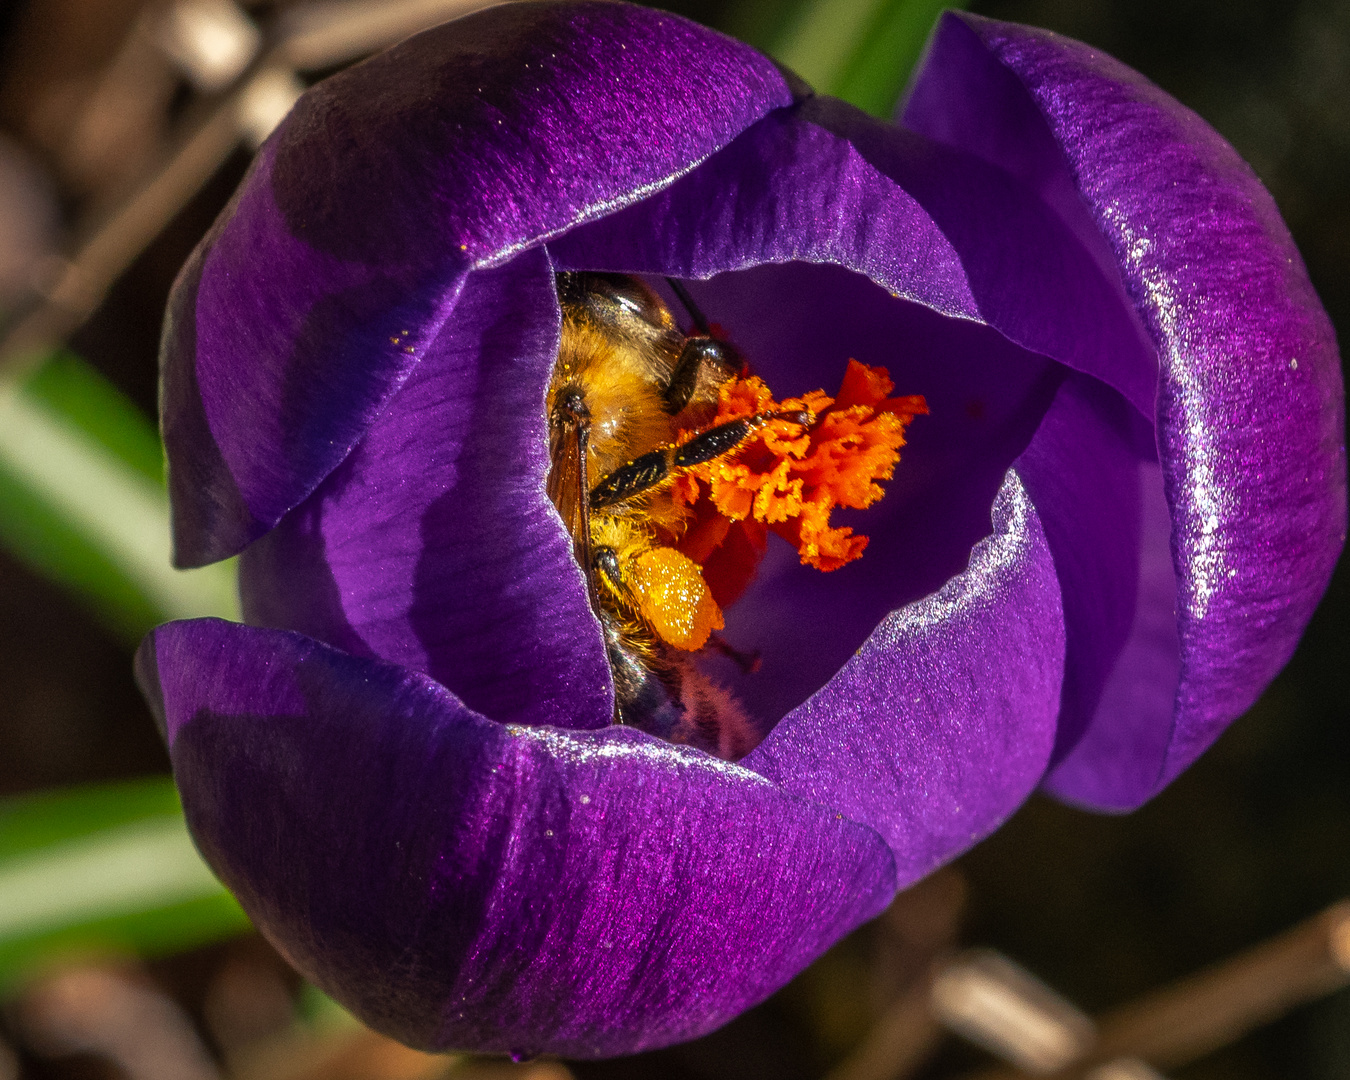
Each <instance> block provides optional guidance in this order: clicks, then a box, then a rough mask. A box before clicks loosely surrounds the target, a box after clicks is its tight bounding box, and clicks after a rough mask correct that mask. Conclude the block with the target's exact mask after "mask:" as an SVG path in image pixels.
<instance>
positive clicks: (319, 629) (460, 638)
mask: <svg viewBox="0 0 1350 1080" xmlns="http://www.w3.org/2000/svg"><path fill="white" fill-rule="evenodd" d="M559 319H560V315H559V311H558V305H557V299H556V294H555V292H554V285H553V269H552V267H551V266H550V264H549V261H548V258H547V256H546V255H545V253H544V252H543V250H542V249H535V250H534V251H530V252H526V253H525V254H523V255H520V256H518V257H517V258H515V259H513V260H511V262H509V263H507V264H506V265H505V266H504V267H502V268H500V269H497V270H480V271H477V272H475V273H472V274H470V275H469V277H468V279H467V283H466V284H465V286H464V289H463V292H462V293H461V296H460V300H459V304H458V306H457V307H456V309H455V315H454V318H453V319H451V320H450V321H449V322H448V323H447V324H446V325H445V326H444V327H443V328H442V330H441V332H440V334H439V336H438V337H437V338H436V339H435V341H433V342H432V343H431V345H430V346H429V347H428V348H427V350H426V352H425V354H424V355H423V357H422V360H421V362H420V363H419V364H418V366H417V368H416V369H415V370H414V371H413V373H412V374H411V375H410V376H409V378H408V381H407V382H406V383H405V384H404V386H403V388H402V389H401V390H400V391H399V392H398V393H397V394H396V395H395V396H394V398H393V400H392V401H390V403H389V405H388V407H387V408H386V409H385V410H384V412H383V413H381V414H380V416H379V417H378V418H376V419H375V420H374V421H373V423H372V424H371V427H370V428H369V430H368V431H367V432H366V435H365V438H364V439H362V441H361V442H360V443H359V444H358V445H357V447H356V449H355V450H354V451H353V452H352V453H351V454H350V455H349V456H348V457H347V459H346V460H345V461H344V462H343V463H342V464H341V465H340V466H339V467H338V468H337V469H336V470H335V471H334V472H333V473H331V474H330V475H329V476H328V477H327V479H325V480H324V481H323V483H322V484H320V485H319V488H318V490H316V491H315V493H314V494H313V495H311V496H310V497H309V498H308V499H307V500H306V501H305V502H304V503H303V504H302V505H301V506H300V507H299V508H298V509H296V510H295V511H293V512H292V513H290V514H288V515H286V517H284V518H283V519H282V521H281V523H280V524H279V525H278V526H277V527H276V528H275V529H273V530H272V532H270V533H268V534H267V535H266V536H264V537H263V538H262V539H260V540H258V541H257V542H256V543H254V544H253V545H251V546H250V547H249V548H248V549H247V550H246V551H245V552H244V555H243V558H242V562H241V574H240V586H241V592H242V595H243V600H244V612H245V616H246V618H247V619H248V621H249V622H250V623H254V624H255V625H263V626H273V627H278V628H281V629H288V630H298V631H300V632H302V633H305V634H308V635H309V636H311V637H315V638H318V639H319V640H321V641H325V642H327V643H329V644H331V645H335V646H337V647H339V648H343V649H346V650H347V651H349V652H354V653H357V654H358V655H363V656H372V657H376V656H377V657H380V658H382V659H385V660H391V661H393V662H395V663H398V664H401V665H403V666H404V667H408V668H412V669H413V670H415V671H420V672H422V673H423V674H427V675H430V676H431V677H432V678H434V679H436V680H437V681H438V682H440V683H441V684H442V685H443V686H446V687H447V688H449V689H450V690H451V691H452V692H453V693H455V694H456V695H458V697H459V698H460V699H461V700H462V701H463V702H464V703H465V704H466V705H467V706H468V707H469V708H471V709H474V710H475V711H477V712H480V713H482V714H483V715H485V716H490V717H492V718H493V719H494V720H497V721H500V722H504V723H511V722H514V723H529V724H553V725H556V726H559V727H603V726H604V725H606V724H608V723H610V722H611V719H612V717H613V715H614V701H613V696H612V690H611V686H610V677H609V668H608V667H607V665H606V662H605V651H604V646H603V644H602V642H601V637H600V629H599V624H598V623H597V622H596V620H595V617H594V616H593V615H592V614H591V609H590V606H589V604H588V603H587V600H586V588H585V584H584V582H583V580H582V575H581V570H580V568H579V567H578V566H577V563H576V561H575V559H573V557H572V541H571V538H570V537H569V536H568V535H567V532H566V530H565V529H564V528H563V524H562V522H561V521H560V520H559V518H558V515H557V513H556V512H555V511H554V509H553V507H552V505H551V504H550V503H549V500H548V497H547V496H546V494H545V482H544V478H545V476H546V475H547V473H548V467H549V460H548V432H547V429H546V425H545V420H544V412H543V408H542V402H543V400H544V393H545V389H546V387H547V384H548V378H549V372H550V371H551V369H552V367H553V360H554V357H555V356H557V353H558V333H559Z"/></svg>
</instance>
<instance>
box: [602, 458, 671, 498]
mask: <svg viewBox="0 0 1350 1080" xmlns="http://www.w3.org/2000/svg"><path fill="white" fill-rule="evenodd" d="M671 457H672V453H671V448H670V447H666V448H665V449H662V450H653V451H651V453H648V454H643V455H642V456H641V457H639V458H634V459H633V460H632V461H630V462H629V463H628V464H627V465H620V466H619V467H618V468H617V469H615V470H614V471H613V472H612V473H610V474H609V475H608V476H606V477H605V478H604V479H603V480H601V481H600V483H598V484H596V485H595V487H593V488H591V497H590V500H589V501H590V504H591V509H592V510H603V509H605V507H607V506H615V505H617V504H618V503H621V502H627V501H628V500H629V499H631V498H633V496H635V495H641V494H642V493H643V492H644V491H648V490H650V489H651V488H654V487H656V485H657V484H659V483H660V482H661V481H662V480H664V479H665V478H666V477H667V476H669V475H670V459H671Z"/></svg>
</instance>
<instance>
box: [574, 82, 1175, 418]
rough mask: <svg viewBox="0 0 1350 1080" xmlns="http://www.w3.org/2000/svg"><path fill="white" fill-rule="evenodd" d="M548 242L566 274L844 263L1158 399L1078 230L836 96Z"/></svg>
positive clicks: (1015, 186) (775, 118)
mask: <svg viewBox="0 0 1350 1080" xmlns="http://www.w3.org/2000/svg"><path fill="white" fill-rule="evenodd" d="M550 248H551V250H552V252H553V255H554V259H555V260H556V261H557V263H558V265H559V266H560V267H561V268H572V267H575V268H578V269H601V268H604V269H612V270H622V271H625V272H630V273H654V274H670V275H674V276H676V277H682V278H706V277H710V276H711V275H713V274H717V273H720V272H723V271H726V270H733V269H741V268H744V267H748V266H755V265H759V264H761V263H770V262H786V261H788V260H802V261H807V262H827V263H837V264H838V265H841V266H846V267H848V268H850V269H852V270H855V271H857V272H858V273H860V274H864V275H866V276H867V277H869V278H871V279H872V280H873V281H875V282H877V283H878V284H879V285H882V286H884V287H885V288H886V289H887V290H888V291H889V292H891V293H892V294H893V295H894V296H897V297H900V298H903V299H905V300H911V301H914V302H916V303H920V304H923V305H925V306H927V307H931V308H932V309H933V310H935V311H938V312H941V313H942V314H945V315H952V316H956V317H960V318H965V319H973V320H977V321H980V322H983V323H986V324H988V325H989V326H992V327H993V328H994V329H996V330H998V331H999V332H1000V333H1001V334H1003V336H1004V337H1006V338H1007V339H1008V340H1009V341H1012V342H1014V343H1016V344H1017V345H1020V346H1021V347H1022V348H1024V349H1026V350H1028V351H1030V352H1034V353H1039V354H1042V355H1044V356H1049V357H1052V358H1053V359H1055V360H1057V361H1059V362H1060V363H1061V364H1064V365H1066V366H1068V367H1071V368H1075V369H1077V370H1079V371H1083V372H1086V373H1087V374H1090V375H1094V376H1096V377H1098V378H1100V379H1102V380H1103V381H1104V382H1107V383H1108V384H1110V385H1112V386H1115V387H1116V388H1117V389H1119V390H1120V391H1121V392H1122V393H1123V394H1125V396H1126V397H1128V398H1129V399H1130V400H1132V401H1134V402H1135V403H1136V405H1138V406H1139V407H1140V408H1141V409H1142V410H1143V411H1145V412H1149V411H1150V410H1151V409H1152V404H1153V386H1154V383H1155V382H1156V376H1157V360H1156V358H1155V356H1154V353H1153V349H1152V345H1151V343H1150V342H1149V341H1148V339H1147V337H1146V336H1145V334H1144V332H1143V329H1142V327H1141V326H1140V325H1139V321H1138V317H1137V316H1136V315H1135V313H1134V310H1133V308H1132V307H1131V305H1130V304H1129V303H1128V301H1127V299H1126V297H1125V296H1124V292H1123V290H1122V289H1121V287H1120V283H1119V276H1118V275H1115V274H1114V273H1113V275H1112V276H1110V277H1108V276H1107V275H1106V274H1105V272H1104V271H1103V270H1102V268H1101V267H1100V266H1099V265H1098V263H1097V262H1096V260H1095V259H1094V258H1093V256H1092V253H1091V252H1090V251H1088V250H1087V249H1086V248H1085V247H1084V245H1083V243H1082V242H1081V240H1080V239H1079V238H1078V237H1077V236H1076V235H1075V234H1074V233H1073V232H1072V230H1070V229H1069V228H1067V227H1066V226H1065V225H1064V223H1063V222H1062V221H1061V220H1060V219H1059V218H1058V217H1057V216H1056V215H1055V214H1053V213H1052V212H1051V211H1050V210H1049V209H1048V208H1047V207H1046V206H1045V205H1044V203H1043V202H1042V201H1041V200H1040V199H1039V198H1037V197H1036V196H1035V195H1034V194H1033V193H1032V192H1031V191H1029V190H1028V189H1027V188H1025V187H1024V186H1023V185H1022V184H1020V183H1018V182H1017V181H1016V180H1014V179H1012V178H1010V177H1009V176H1008V175H1007V173H1005V172H1004V171H1003V170H1001V169H997V168H992V167H990V165H989V164H988V163H986V162H985V161H983V160H981V159H980V158H978V157H976V156H974V155H971V154H966V153H964V152H961V151H959V150H955V149H953V148H951V147H949V146H946V145H944V144H942V143H938V142H934V141H932V140H929V139H927V138H924V137H922V136H920V135H917V134H915V133H914V132H910V131H904V130H902V129H899V128H897V127H895V126H894V125H892V124H887V123H883V122H882V121H879V120H876V119H874V118H872V117H870V116H868V115H867V114H865V113H863V112H861V111H859V110H858V109H855V108H853V107H852V106H850V105H847V104H846V103H844V102H842V101H836V100H834V99H832V98H812V99H810V100H807V101H804V102H802V103H801V104H799V105H797V106H795V107H794V108H792V109H787V110H780V111H779V112H777V113H774V114H773V115H771V116H769V117H766V118H765V119H764V120H763V121H761V122H760V123H758V124H756V125H755V126H754V127H753V128H751V129H750V130H749V131H747V132H746V133H745V134H744V135H742V136H741V137H740V138H739V139H737V140H736V141H735V142H734V143H732V144H731V145H730V146H728V147H727V148H726V149H725V150H723V151H721V152H719V153H718V154H716V155H715V156H713V157H712V158H710V159H709V160H708V161H707V162H705V163H704V164H703V165H702V166H701V167H700V168H698V169H697V170H694V171H693V172H691V173H690V174H689V175H688V176H685V177H682V178H681V179H680V180H679V181H678V182H677V183H675V184H672V185H671V186H670V187H669V188H667V189H665V190H664V191H661V192H658V193H657V194H655V195H654V196H652V197H651V198H649V199H644V200H643V201H641V202H638V203H635V204H634V205H633V206H631V207H628V208H627V209H625V210H623V211H621V212H619V213H617V214H614V215H612V216H610V217H607V218H602V219H600V220H597V221H595V222H593V223H591V224H589V225H586V226H583V227H580V228H577V229H574V230H572V231H571V232H569V233H567V234H566V235H564V236H561V237H559V238H558V239H557V240H555V241H554V242H553V243H552V244H551V245H550Z"/></svg>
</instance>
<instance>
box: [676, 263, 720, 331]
mask: <svg viewBox="0 0 1350 1080" xmlns="http://www.w3.org/2000/svg"><path fill="white" fill-rule="evenodd" d="M666 284H667V285H669V286H670V291H671V292H673V293H674V294H675V295H676V297H677V298H678V299H679V301H680V303H681V304H683V305H684V310H685V311H687V312H689V317H690V318H691V319H693V320H694V328H695V329H696V330H697V331H698V332H699V333H700V334H702V335H703V336H704V337H707V336H708V335H709V334H711V333H712V327H711V326H710V325H709V324H708V317H707V316H706V315H704V314H703V310H702V309H701V308H700V307H699V306H698V305H697V304H696V303H694V298H693V297H692V296H690V295H689V290H688V289H686V288H685V287H684V283H683V282H681V281H678V280H677V279H675V278H673V277H668V278H666Z"/></svg>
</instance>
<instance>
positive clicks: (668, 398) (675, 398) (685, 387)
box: [664, 337, 741, 416]
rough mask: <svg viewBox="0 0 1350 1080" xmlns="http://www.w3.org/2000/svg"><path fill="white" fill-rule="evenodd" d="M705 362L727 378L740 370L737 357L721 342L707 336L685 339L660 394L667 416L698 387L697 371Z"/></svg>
mask: <svg viewBox="0 0 1350 1080" xmlns="http://www.w3.org/2000/svg"><path fill="white" fill-rule="evenodd" d="M705 364H711V365H712V366H714V367H716V368H718V369H719V370H720V371H721V372H722V373H723V374H724V375H725V376H726V377H727V378H730V377H731V376H733V375H735V374H736V373H737V372H738V371H740V369H741V358H740V355H739V354H738V353H737V352H736V350H735V349H733V348H732V347H731V346H730V345H728V344H727V343H726V342H725V341H718V340H717V339H716V338H710V337H691V338H685V341H684V348H683V349H681V350H680V356H679V359H678V360H676V361H675V367H674V370H672V371H671V373H670V384H669V385H668V386H667V387H666V390H665V394H664V398H665V405H666V412H668V413H670V415H671V416H674V415H675V414H676V413H678V412H679V411H680V410H681V409H683V408H684V407H685V406H686V405H688V404H689V400H690V398H692V397H693V396H694V390H695V389H696V388H697V386H698V374H699V372H700V371H702V370H703V366H704V365H705Z"/></svg>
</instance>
